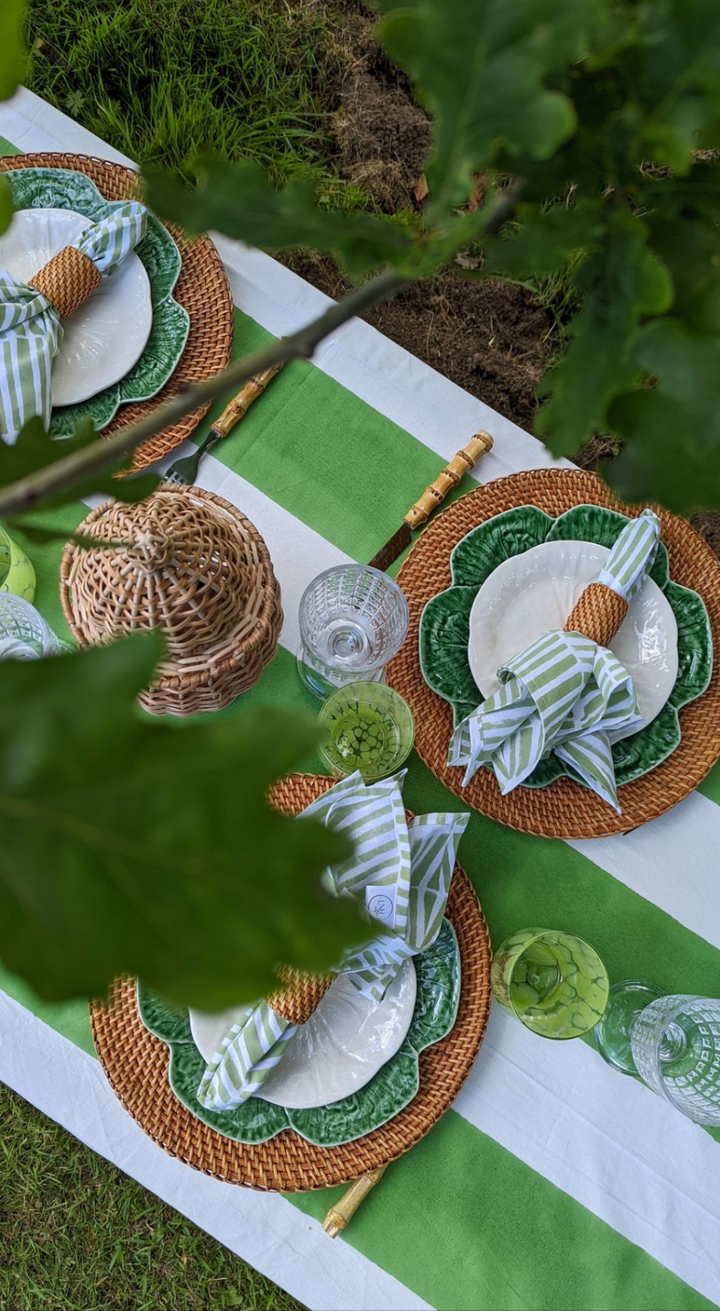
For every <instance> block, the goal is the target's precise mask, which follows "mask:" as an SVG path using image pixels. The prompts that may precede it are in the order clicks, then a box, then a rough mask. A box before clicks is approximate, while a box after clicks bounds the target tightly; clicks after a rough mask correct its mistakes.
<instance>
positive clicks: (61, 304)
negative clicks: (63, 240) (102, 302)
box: [28, 246, 102, 319]
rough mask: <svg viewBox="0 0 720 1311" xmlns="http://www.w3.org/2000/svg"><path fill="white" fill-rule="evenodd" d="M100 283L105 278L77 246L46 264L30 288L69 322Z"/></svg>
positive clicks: (67, 248) (68, 248) (61, 252)
mask: <svg viewBox="0 0 720 1311" xmlns="http://www.w3.org/2000/svg"><path fill="white" fill-rule="evenodd" d="M101 282H102V277H101V276H100V274H99V273H98V270H97V269H96V267H95V265H94V264H93V262H92V260H91V259H89V258H88V256H87V255H83V253H82V251H80V250H78V249H77V248H76V247H75V246H64V247H63V249H62V250H59V251H58V253H57V255H53V257H52V259H51V260H48V262H47V264H43V267H42V268H41V269H40V272H39V273H36V274H35V277H34V278H31V279H30V281H29V282H28V286H29V287H34V288H35V290H36V291H39V292H40V293H41V294H42V295H43V296H45V297H46V299H47V300H49V301H50V304H51V305H54V306H55V309H56V310H57V312H58V314H59V315H60V318H61V319H66V318H67V317H68V315H70V314H73V313H74V311H75V310H76V309H78V308H79V306H80V305H82V304H83V303H84V302H85V301H86V300H87V299H88V297H90V296H92V293H93V292H94V291H95V290H96V288H97V287H99V286H100V283H101Z"/></svg>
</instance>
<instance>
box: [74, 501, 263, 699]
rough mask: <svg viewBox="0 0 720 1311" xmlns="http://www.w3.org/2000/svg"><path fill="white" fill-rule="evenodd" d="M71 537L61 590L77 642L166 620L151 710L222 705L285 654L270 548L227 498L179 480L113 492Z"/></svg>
mask: <svg viewBox="0 0 720 1311" xmlns="http://www.w3.org/2000/svg"><path fill="white" fill-rule="evenodd" d="M77 532H78V534H81V535H83V536H85V537H90V538H96V539H97V540H98V541H99V542H113V543H116V545H114V546H98V548H97V549H93V548H92V547H83V546H79V545H77V544H76V543H74V542H68V544H67V546H66V547H65V550H64V552H63V557H62V563H61V567H60V598H61V601H62V606H63V610H64V612H65V617H66V619H67V621H68V623H69V625H70V628H71V630H72V633H73V636H74V637H75V639H76V641H77V642H78V645H79V646H102V645H105V644H106V643H108V642H111V641H113V640H114V639H116V638H117V637H120V636H122V635H123V634H126V633H132V632H138V631H143V630H148V629H159V630H160V631H161V632H162V633H163V636H164V637H165V641H166V643H167V656H166V659H165V660H164V661H163V663H162V664H161V665H160V667H159V670H158V675H157V677H156V678H155V680H154V682H153V683H152V685H151V686H150V687H149V688H147V690H146V691H144V692H142V693H141V695H140V697H139V701H140V704H141V705H142V706H144V707H145V709H146V710H149V711H150V712H151V713H152V714H156V715H162V714H175V715H192V714H198V713H199V712H200V711H204V710H220V709H221V708H222V707H223V706H226V705H229V704H230V702H231V701H234V700H235V698H236V697H237V696H239V694H240V693H241V692H244V691H246V690H247V689H248V688H249V687H252V685H253V683H255V682H256V681H257V679H258V678H259V677H260V674H261V673H262V670H263V669H264V668H265V666H266V665H267V664H268V662H269V661H270V660H271V659H272V657H273V656H274V654H275V650H276V648H277V642H278V636H279V633H280V626H281V624H282V609H281V606H280V588H279V585H278V582H277V579H276V578H275V574H274V572H273V567H272V563H271V560H270V555H269V553H268V549H267V547H266V545H265V543H264V541H263V539H262V537H261V536H260V534H259V532H258V531H257V529H256V528H255V527H254V525H253V524H252V523H250V521H249V519H247V518H246V517H245V515H244V514H242V513H241V511H240V510H238V509H237V508H236V507H235V506H234V505H231V504H230V502H229V501H225V500H223V499H222V497H220V496H215V495H214V494H213V493H211V492H206V491H203V490H201V489H200V488H199V487H178V486H174V485H171V484H169V483H166V484H164V485H163V486H161V487H159V488H158V489H157V491H155V492H154V493H153V495H152V496H149V497H148V498H147V499H146V500H144V501H139V502H138V503H137V504H135V505H126V504H124V503H123V502H121V501H112V500H111V501H106V502H105V503H104V504H103V505H100V506H98V508H97V509H95V510H93V511H92V512H91V513H90V514H89V515H88V516H87V518H86V519H84V520H83V522H82V523H81V524H80V525H79V527H78V529H77Z"/></svg>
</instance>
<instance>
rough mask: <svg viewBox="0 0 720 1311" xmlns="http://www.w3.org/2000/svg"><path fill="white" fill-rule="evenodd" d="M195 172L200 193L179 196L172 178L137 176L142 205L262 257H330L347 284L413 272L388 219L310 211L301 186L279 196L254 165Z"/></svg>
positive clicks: (407, 237)
mask: <svg viewBox="0 0 720 1311" xmlns="http://www.w3.org/2000/svg"><path fill="white" fill-rule="evenodd" d="M201 172H202V183H201V186H200V187H199V188H198V189H197V190H196V191H187V190H186V189H185V188H184V187H182V186H181V185H180V183H179V182H178V181H177V180H176V179H175V178H174V177H171V176H169V175H167V174H163V173H160V172H157V171H152V170H145V172H144V174H143V176H144V178H145V184H146V194H147V199H148V203H149V204H150V206H151V207H152V209H154V210H155V211H156V213H158V214H160V215H161V217H163V218H166V219H172V220H173V222H176V223H180V224H181V225H182V226H183V227H184V228H185V229H186V230H187V231H188V232H190V233H193V234H195V233H198V232H205V231H207V229H209V228H216V229H217V230H218V232H224V233H225V235H226V236H228V237H236V238H238V239H239V240H240V241H246V242H249V243H251V244H252V245H254V246H259V247H260V248H261V249H262V250H269V251H277V250H290V249H292V247H294V246H311V247H312V248H313V249H314V250H321V251H325V252H327V253H328V254H331V255H334V256H335V257H336V258H337V259H338V260H340V262H341V263H342V264H344V266H345V268H346V269H347V271H348V273H350V274H351V275H353V276H359V275H361V274H363V273H367V272H368V271H369V270H371V269H377V268H379V267H380V266H381V265H384V264H393V265H394V266H395V267H396V268H398V269H399V270H401V271H402V270H403V269H405V268H408V271H410V269H411V268H412V267H414V260H413V252H414V250H415V242H414V240H413V238H412V234H411V233H410V232H409V230H408V229H407V228H406V227H405V226H403V225H402V224H400V223H398V222H396V221H395V220H394V219H392V218H381V217H380V216H379V215H375V214H364V213H362V212H361V211H358V212H357V213H354V214H343V213H339V212H337V211H332V210H322V209H318V207H317V200H316V196H315V192H314V191H313V188H312V187H311V186H309V185H308V183H307V182H305V181H303V180H296V181H292V182H290V183H289V184H288V186H287V187H286V188H285V189H284V191H279V190H277V189H276V188H275V187H273V186H272V185H271V183H270V182H269V181H268V178H267V176H266V175H265V173H264V172H263V170H262V169H261V168H260V166H259V165H258V164H257V163H256V162H255V161H254V160H244V161H243V162H242V163H239V164H228V163H225V162H223V161H222V160H209V161H206V162H205V163H204V165H203V167H202V170H201Z"/></svg>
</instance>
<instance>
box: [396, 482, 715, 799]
mask: <svg viewBox="0 0 720 1311" xmlns="http://www.w3.org/2000/svg"><path fill="white" fill-rule="evenodd" d="M627 523H628V519H627V517H626V516H625V515H622V514H618V512H617V511H616V510H608V509H605V508H604V507H603V506H600V505H576V506H573V508H572V510H566V512H565V514H562V515H560V516H559V517H558V518H557V519H551V518H550V517H549V515H547V514H545V513H544V512H543V511H542V510H538V509H537V508H536V507H535V506H533V505H521V506H518V507H517V508H516V509H514V510H506V511H505V512H504V513H503V514H498V515H495V517H494V518H493V519H488V520H486V522H485V523H482V524H479V525H478V527H477V528H474V529H473V531H472V532H471V533H468V534H467V536H466V537H463V539H462V541H461V542H458V544H457V546H456V547H455V549H454V551H453V552H452V555H451V557H450V568H451V573H452V580H453V581H452V586H451V587H449V588H448V589H447V590H446V591H445V592H440V593H439V594H438V596H434V597H433V598H432V599H431V600H430V601H428V603H427V605H426V606H425V609H424V611H423V614H422V619H421V621H420V667H421V669H422V674H423V678H424V679H425V682H426V683H427V684H428V687H430V688H432V690H433V692H437V694H438V696H441V697H442V698H443V700H445V701H449V702H450V704H451V706H452V708H453V716H454V722H455V724H456V725H457V724H459V723H460V721H461V720H462V719H464V718H465V716H466V715H469V714H470V712H471V711H472V710H474V709H475V708H476V706H478V705H479V704H480V703H481V702H482V700H483V697H482V694H481V692H480V691H479V689H478V687H477V684H476V683H475V680H474V678H473V676H472V674H471V672H470V665H469V663H468V654H467V653H468V642H469V638H470V625H469V620H470V610H471V609H472V604H473V601H474V600H475V597H476V596H477V593H478V591H479V589H480V587H481V586H482V584H483V583H484V582H485V580H486V578H489V576H490V574H491V573H492V572H493V570H494V569H496V568H497V566H498V565H499V564H502V563H503V561H504V560H508V559H509V558H510V557H511V556H513V555H519V554H520V553H521V552H522V551H528V550H530V548H531V547H533V546H539V545H540V543H541V542H551V541H557V540H564V541H583V542H597V543H598V544H599V545H600V546H607V547H610V546H612V545H613V544H614V543H615V541H616V540H617V538H618V537H619V535H620V533H621V532H622V530H623V528H624V527H625V525H626V524H627ZM650 577H651V578H652V579H653V581H654V582H656V583H657V585H658V587H659V588H661V590H662V591H663V592H664V593H665V596H666V599H667V600H668V602H669V603H670V606H671V609H672V611H673V614H674V615H675V619H676V621H677V626H678V676H677V679H676V681H675V686H674V688H673V691H672V693H671V695H670V699H669V700H668V702H667V703H666V705H665V706H664V707H663V709H662V710H661V711H660V714H659V715H658V716H657V717H656V718H655V719H654V720H653V721H652V723H650V724H646V725H645V726H644V727H643V728H641V729H640V730H639V732H637V733H634V734H633V735H632V737H627V738H624V739H623V740H622V741H621V742H616V743H615V745H614V746H613V748H612V753H613V761H614V764H615V777H616V779H617V782H618V786H622V784H623V783H630V782H632V780H633V779H635V778H639V777H640V776H641V775H642V774H647V773H648V772H649V771H650V770H651V769H655V768H656V767H657V766H658V765H660V764H661V763H662V761H663V760H667V757H668V756H669V755H671V754H672V752H673V751H674V750H675V748H676V747H677V746H678V744H679V742H680V738H681V728H680V719H679V716H678V710H679V709H680V708H681V707H682V706H684V705H687V703H688V702H689V701H694V700H695V698H696V697H699V696H700V695H701V694H702V693H703V692H704V691H705V689H706V687H707V685H708V683H709V682H710V675H711V674H712V664H713V649H712V634H711V631H710V621H709V619H708V614H707V610H706V609H705V603H704V601H703V600H702V597H700V596H698V594H697V592H692V591H690V589H689V588H687V587H681V586H680V584H679V583H673V582H671V580H670V572H669V566H668V554H667V551H666V549H665V546H664V545H663V544H662V543H660V547H659V550H658V554H657V559H656V560H655V563H654V565H653V567H652V569H651V570H650ZM563 774H566V775H567V776H568V777H570V778H572V779H574V780H575V781H576V782H578V783H581V782H582V780H581V779H579V778H578V776H577V775H576V774H575V773H574V771H573V770H572V768H571V767H570V766H567V765H564V764H563V763H562V761H560V760H558V758H557V757H556V756H554V755H552V754H551V755H549V756H545V758H544V759H543V760H541V761H540V764H539V765H538V766H537V768H536V769H535V770H534V771H533V773H532V774H531V775H530V778H528V779H526V780H525V783H524V785H523V786H525V787H546V786H547V784H548V783H552V782H554V780H555V779H556V778H560V777H562V775H563ZM583 786H584V784H583Z"/></svg>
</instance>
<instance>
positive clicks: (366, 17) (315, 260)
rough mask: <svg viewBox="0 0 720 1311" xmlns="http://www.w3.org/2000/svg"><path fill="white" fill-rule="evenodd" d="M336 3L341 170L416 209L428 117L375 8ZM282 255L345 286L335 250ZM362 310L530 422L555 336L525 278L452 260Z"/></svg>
mask: <svg viewBox="0 0 720 1311" xmlns="http://www.w3.org/2000/svg"><path fill="white" fill-rule="evenodd" d="M340 12H341V15H342V22H341V24H340V25H339V28H338V41H339V45H340V53H341V55H342V60H341V64H342V66H343V67H344V69H345V71H344V74H343V76H342V78H341V82H340V86H339V92H338V105H337V109H336V111H335V114H334V115H333V120H332V135H333V139H334V142H335V152H336V154H335V164H336V167H337V171H338V173H339V174H340V175H341V176H342V177H344V178H347V179H348V180H349V181H351V182H355V183H357V184H359V185H360V186H362V188H363V190H364V191H365V192H366V193H368V194H369V195H370V196H371V197H372V199H373V200H374V202H375V204H376V205H377V206H378V207H379V208H381V209H382V210H384V211H385V212H386V213H397V212H398V211H402V210H417V209H418V208H419V205H420V204H421V200H419V199H418V196H422V189H421V187H422V184H421V183H420V178H421V173H422V166H423V161H424V160H425V158H426V157H427V154H428V151H429V148H430V126H429V123H428V120H427V118H426V116H425V114H424V113H423V111H422V109H421V108H420V107H419V106H418V105H417V104H416V103H415V101H414V99H413V97H412V94H411V90H410V85H409V82H408V80H407V78H406V77H405V75H404V74H403V73H402V72H401V71H400V70H399V69H397V68H396V67H395V66H394V65H393V64H392V63H391V62H390V60H389V59H388V58H387V56H386V55H385V53H384V52H383V50H382V49H381V48H380V46H379V45H378V43H377V41H376V40H375V38H374V36H373V24H374V21H376V18H377V14H376V13H375V12H374V11H372V10H369V9H367V8H366V6H364V5H363V4H361V3H357V2H356V0H346V3H345V4H343V5H341V10H340ZM419 184H420V185H419ZM286 262H287V263H289V264H290V265H291V266H292V267H293V268H294V269H295V270H296V271H297V272H298V273H301V274H302V276H303V277H304V278H307V280H308V281H309V282H312V283H313V284H314V285H315V286H317V287H320V288H321V289H322V290H323V291H326V292H327V293H328V294H329V295H331V296H338V295H341V294H342V293H343V291H345V290H346V289H347V284H346V283H345V282H344V280H343V277H342V274H341V273H340V271H339V269H338V268H337V265H335V264H334V262H333V261H332V260H331V259H328V258H325V257H322V256H319V255H314V254H312V253H311V252H307V251H303V252H298V253H296V254H293V255H292V256H290V257H288V259H287V260H286ZM368 318H369V321H370V322H371V323H372V324H374V326H375V327H377V328H379V330H380V331H381V332H384V333H385V335H386V336H387V337H390V338H391V339H392V340H393V341H396V342H398V343H399V344H400V345H402V346H405V347H406V348H407V350H409V351H412V353H413V355H417V356H419V357H420V359H422V360H425V361H426V363H427V364H431V365H432V366H433V368H435V369H438V370H439V371H440V372H441V373H444V374H445V375H446V376H447V377H448V378H452V380H453V382H457V383H459V385H460V386H461V387H464V388H466V390H467V391H470V392H472V393H473V395H475V396H479V397H480V398H481V399H482V400H484V401H485V402H486V403H487V404H488V405H491V406H492V407H493V409H496V410H499V412H500V413H501V414H504V415H507V417H508V418H511V419H514V420H515V422H516V423H519V424H520V425H521V426H522V427H525V428H531V427H532V421H533V416H534V414H535V411H536V409H537V402H536V400H535V398H534V394H533V393H534V388H535V385H536V383H537V381H538V379H539V378H540V376H541V375H542V373H543V372H544V370H545V368H546V367H547V364H548V362H549V361H550V359H551V358H552V357H553V356H554V355H556V354H557V352H558V350H559V346H560V342H559V335H558V331H557V328H556V326H555V324H554V322H553V318H552V316H551V315H550V313H549V312H548V311H547V310H546V309H544V308H543V307H542V306H541V305H539V304H538V302H537V300H535V298H534V297H533V296H532V294H531V293H530V292H529V291H527V290H526V289H525V288H524V287H517V286H514V285H513V284H511V283H507V282H500V281H497V280H493V281H478V282H472V281H469V280H467V279H466V278H464V277H463V276H462V270H460V269H458V276H454V274H453V273H451V272H448V273H443V274H442V275H441V276H440V277H438V278H437V279H435V281H433V282H430V283H427V282H425V283H419V284H417V285H416V286H412V287H409V288H408V290H407V291H405V292H403V293H402V294H401V295H399V296H397V297H396V298H395V299H394V300H393V301H392V302H391V303H390V304H388V305H385V306H382V307H381V308H380V309H377V310H375V311H373V312H372V313H371V314H370V315H369V316H368Z"/></svg>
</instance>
